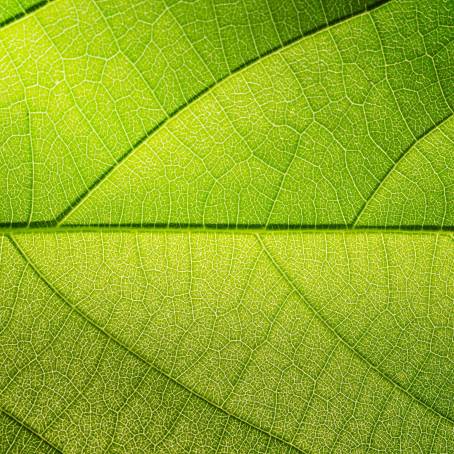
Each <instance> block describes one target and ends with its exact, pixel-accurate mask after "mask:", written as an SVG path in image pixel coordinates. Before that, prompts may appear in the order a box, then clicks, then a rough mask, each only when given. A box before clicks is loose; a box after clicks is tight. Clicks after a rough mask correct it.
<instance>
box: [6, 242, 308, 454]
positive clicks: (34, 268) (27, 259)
mask: <svg viewBox="0 0 454 454" xmlns="http://www.w3.org/2000/svg"><path fill="white" fill-rule="evenodd" d="M8 238H9V240H10V242H11V244H12V245H13V246H14V248H15V249H16V251H17V252H18V254H19V255H20V256H21V257H22V259H23V260H24V261H25V262H26V263H28V265H29V266H30V268H31V269H32V271H33V272H34V273H35V274H36V276H37V277H38V278H39V279H40V280H41V281H42V282H43V283H44V284H45V285H46V286H47V288H49V290H51V291H52V292H53V293H54V294H55V295H57V296H58V297H59V298H60V300H61V301H62V302H63V303H65V304H66V305H67V306H68V307H69V308H71V309H72V310H73V311H74V312H75V313H76V314H77V315H79V317H81V318H82V319H83V320H85V321H86V322H87V323H89V324H90V325H91V326H92V327H93V328H95V329H96V330H97V331H100V332H101V333H103V334H104V335H105V336H106V337H108V338H109V339H110V340H111V341H112V342H113V343H115V344H116V345H118V346H119V347H121V348H122V349H123V350H125V351H126V352H128V353H129V354H130V355H132V356H134V357H135V358H136V359H138V360H139V361H141V362H142V363H144V364H146V365H148V366H149V367H150V368H152V369H153V370H155V371H156V372H157V373H159V374H161V375H163V376H164V377H166V378H167V379H168V380H170V381H171V382H173V383H175V384H176V385H178V386H180V387H181V388H183V389H184V390H185V391H187V392H188V393H189V394H192V395H194V396H196V397H198V398H199V399H200V400H202V401H204V402H205V403H207V404H208V405H210V406H212V407H214V408H215V409H217V410H219V411H221V412H223V413H224V414H226V415H227V416H231V417H232V418H234V419H236V420H238V421H239V422H241V423H243V424H246V425H248V426H250V427H252V428H254V429H256V430H257V431H259V432H261V433H263V434H265V435H267V436H268V437H271V438H274V439H276V440H278V441H280V442H281V443H284V444H286V445H287V446H289V447H292V448H294V449H296V450H297V451H298V452H301V453H303V454H304V451H302V450H301V449H300V448H298V447H297V446H295V445H293V444H292V443H291V442H290V441H288V440H285V439H284V438H282V437H280V436H279V435H277V434H273V433H271V432H268V431H266V430H265V429H263V428H261V427H259V426H256V425H255V424H254V423H251V422H250V421H247V420H245V419H243V418H242V417H241V416H237V415H235V414H233V413H230V412H229V411H228V410H226V409H224V408H222V407H220V406H219V405H218V404H216V403H214V402H212V401H211V400H209V399H208V398H206V397H204V396H202V395H201V394H199V393H198V392H197V391H194V390H192V389H190V388H188V387H187V386H186V385H185V384H183V383H180V382H179V381H178V380H176V379H175V378H173V377H171V376H170V375H167V373H166V372H164V371H163V370H161V369H160V368H159V367H158V366H156V365H155V364H153V363H151V362H150V361H148V360H147V359H146V358H144V357H143V356H142V355H141V354H140V353H138V352H135V351H134V350H131V349H130V348H129V347H128V346H127V345H126V344H125V343H123V341H121V340H120V339H117V338H116V337H115V336H114V335H112V334H111V333H109V332H108V331H107V330H106V329H104V328H102V327H101V326H100V325H98V324H97V322H96V321H94V320H92V319H91V317H89V316H88V315H87V314H85V313H84V312H83V311H82V310H81V309H79V307H78V306H77V305H76V304H74V303H72V302H71V301H70V300H68V298H67V297H66V296H65V295H64V294H63V293H62V292H60V290H58V289H57V288H56V287H54V286H53V285H52V284H51V283H50V282H49V281H48V279H47V278H46V277H45V276H44V275H43V274H42V273H41V271H40V270H39V269H38V267H37V266H36V265H35V263H34V262H33V261H32V260H31V258H30V257H29V256H28V255H27V254H26V253H25V252H24V250H23V249H22V248H21V246H20V245H19V243H18V242H17V241H16V240H15V239H14V238H13V236H12V235H9V236H8Z"/></svg>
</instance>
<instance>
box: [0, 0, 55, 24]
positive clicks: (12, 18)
mask: <svg viewBox="0 0 454 454" xmlns="http://www.w3.org/2000/svg"><path fill="white" fill-rule="evenodd" d="M53 1H55V0H41V1H39V2H38V3H35V4H34V5H32V6H29V7H28V8H22V7H21V8H22V11H21V12H20V13H17V14H15V15H14V16H10V17H8V18H7V19H5V20H3V21H2V22H0V30H1V29H2V28H5V27H6V26H7V25H11V24H13V23H15V22H18V21H19V20H21V19H24V18H25V17H27V16H30V15H31V14H33V13H34V12H36V11H38V10H39V9H41V8H43V7H44V6H46V5H48V4H49V3H52V2H53Z"/></svg>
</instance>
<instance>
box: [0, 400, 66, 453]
mask: <svg viewBox="0 0 454 454" xmlns="http://www.w3.org/2000/svg"><path fill="white" fill-rule="evenodd" d="M0 412H2V413H3V414H5V415H6V416H7V417H8V418H10V419H12V420H13V421H15V422H16V423H17V424H19V425H20V426H21V427H23V428H24V429H25V430H26V431H27V432H29V433H31V434H32V435H34V436H35V437H37V438H39V439H40V440H42V441H43V442H44V443H46V444H47V445H48V446H50V447H51V448H52V449H54V450H55V451H57V452H60V453H62V454H63V451H62V450H60V449H59V448H57V447H56V446H55V445H54V444H53V443H52V442H51V441H49V440H47V439H46V438H44V436H43V435H41V434H39V433H38V432H37V431H36V430H35V429H33V428H32V427H31V426H29V425H28V424H26V423H25V422H23V421H21V420H20V419H19V418H18V417H17V416H15V415H13V414H12V413H10V412H9V411H7V410H5V408H3V407H0Z"/></svg>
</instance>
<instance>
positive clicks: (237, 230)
mask: <svg viewBox="0 0 454 454" xmlns="http://www.w3.org/2000/svg"><path fill="white" fill-rule="evenodd" d="M298 232H299V233H304V234H323V233H326V234H329V233H331V234H342V235H343V234H356V235H364V234H374V233H375V234H377V233H380V234H392V235H397V234H402V235H404V234H405V235H407V234H414V235H433V234H442V233H445V234H446V233H447V234H449V233H451V232H454V226H451V225H443V226H435V225H404V226H386V225H383V226H370V227H368V226H361V227H355V226H353V225H351V224H350V225H344V224H331V225H322V226H314V225H292V224H290V225H284V224H283V225H280V224H277V225H269V224H268V225H254V224H252V225H247V224H241V225H225V224H176V223H175V224H142V225H140V224H118V225H116V224H106V225H104V224H101V225H99V224H98V225H97V224H94V225H71V224H69V225H65V226H62V227H55V226H53V225H46V224H45V223H37V224H36V225H33V224H32V225H31V226H27V224H26V223H23V224H13V225H8V224H3V225H2V224H0V235H13V234H20V235H23V234H43V233H47V234H67V233H161V234H172V233H173V234H176V233H181V234H184V233H205V234H208V233H211V234H238V235H243V234H244V235H247V234H249V235H255V234H263V233H267V234H269V233H276V234H279V233H281V234H283V233H298Z"/></svg>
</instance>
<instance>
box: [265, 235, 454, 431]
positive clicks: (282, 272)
mask: <svg viewBox="0 0 454 454" xmlns="http://www.w3.org/2000/svg"><path fill="white" fill-rule="evenodd" d="M256 238H257V242H258V243H259V245H260V246H261V248H262V249H263V250H264V252H265V254H266V255H267V257H268V259H269V260H270V262H271V263H272V265H273V266H274V267H275V269H276V270H277V271H278V272H279V274H280V275H281V276H282V277H283V278H284V280H285V281H286V282H287V284H288V285H289V286H290V287H291V288H292V289H293V290H294V291H295V292H296V293H297V295H298V296H299V297H300V298H301V300H302V301H303V302H304V303H305V305H306V307H307V308H308V309H309V310H310V311H311V312H312V313H313V314H314V315H315V317H316V318H317V320H319V322H320V323H321V324H322V325H323V326H324V327H325V328H326V329H327V330H328V331H329V332H330V333H332V334H333V335H334V336H336V337H337V338H338V339H339V340H340V341H341V342H342V343H343V344H344V346H345V347H346V348H347V349H348V350H349V351H350V352H352V353H353V354H354V355H355V356H357V357H358V358H359V359H360V360H361V361H362V362H363V363H365V364H366V365H367V366H368V367H370V368H371V369H372V370H374V371H375V372H376V373H377V374H378V375H379V376H380V377H381V378H382V379H383V380H385V381H386V382H388V383H389V384H390V385H392V386H394V387H395V388H396V389H398V390H399V391H401V392H402V393H403V394H405V395H406V396H407V397H409V398H410V401H414V402H417V403H419V404H420V405H421V406H423V407H424V408H425V409H427V410H429V411H430V412H432V413H433V414H435V415H436V416H438V417H439V418H442V419H444V420H446V421H448V422H450V423H451V424H453V425H454V419H451V418H450V417H449V416H447V415H444V414H443V413H440V412H439V411H438V410H437V409H436V408H433V407H431V406H430V405H429V404H427V403H426V402H424V401H423V400H421V399H420V398H419V397H417V396H415V395H413V394H412V393H410V391H408V390H407V389H406V388H404V387H403V386H402V385H401V384H399V383H398V382H397V381H395V380H394V379H393V378H392V377H391V376H390V375H388V374H387V373H386V372H383V371H381V370H380V369H379V368H378V367H377V366H376V365H375V364H374V363H372V362H371V361H370V360H369V359H368V358H367V357H366V356H364V355H363V354H362V353H361V352H360V351H359V350H358V349H356V348H355V347H354V346H352V345H351V344H350V343H349V342H348V341H347V340H346V339H345V338H344V337H343V336H342V335H341V334H340V333H338V332H337V331H336V330H335V329H334V328H333V327H332V326H331V324H330V323H329V322H328V321H327V320H325V318H324V317H323V316H322V315H320V314H319V312H318V311H317V310H316V308H315V307H314V306H313V305H312V304H311V303H310V302H309V301H308V300H307V298H306V297H305V296H304V294H303V293H302V292H301V290H300V289H299V288H298V287H297V286H296V284H295V283H294V282H293V281H292V280H291V279H290V277H289V276H288V274H287V273H286V272H285V270H284V269H283V268H282V266H281V265H279V263H278V262H277V261H276V260H275V259H274V257H273V255H272V254H271V253H270V251H269V249H268V248H267V247H266V245H265V243H264V241H263V240H262V238H261V237H260V235H259V234H256Z"/></svg>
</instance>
